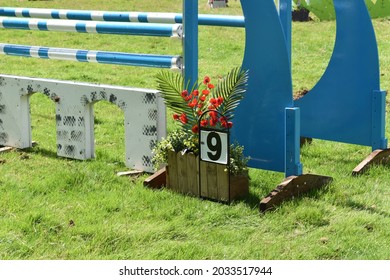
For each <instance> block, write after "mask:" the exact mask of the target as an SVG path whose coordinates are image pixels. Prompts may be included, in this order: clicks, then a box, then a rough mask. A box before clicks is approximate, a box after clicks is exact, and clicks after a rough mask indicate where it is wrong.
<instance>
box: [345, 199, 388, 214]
mask: <svg viewBox="0 0 390 280" xmlns="http://www.w3.org/2000/svg"><path fill="white" fill-rule="evenodd" d="M340 206H343V207H348V208H350V209H352V210H356V211H365V212H369V213H371V214H378V215H381V216H384V217H386V218H390V213H388V212H385V211H382V210H380V209H378V208H376V207H374V206H367V205H365V204H363V203H360V202H356V201H353V200H352V199H348V200H347V201H346V202H345V203H341V204H340Z"/></svg>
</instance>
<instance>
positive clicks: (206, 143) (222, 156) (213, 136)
mask: <svg viewBox="0 0 390 280" xmlns="http://www.w3.org/2000/svg"><path fill="white" fill-rule="evenodd" d="M228 143H229V139H228V134H227V133H226V132H221V131H213V130H201V131H200V159H201V160H203V161H209V162H214V163H219V164H227V163H228Z"/></svg>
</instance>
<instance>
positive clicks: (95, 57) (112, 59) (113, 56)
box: [0, 43, 183, 70]
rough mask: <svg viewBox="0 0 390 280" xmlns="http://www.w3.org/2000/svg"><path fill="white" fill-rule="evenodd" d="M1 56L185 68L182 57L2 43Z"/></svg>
mask: <svg viewBox="0 0 390 280" xmlns="http://www.w3.org/2000/svg"><path fill="white" fill-rule="evenodd" d="M0 54H5V55H13V56H24V57H35V58H44V59H56V60H71V61H78V62H95V63H101V64H117V65H126V66H142V67H154V68H170V69H173V70H181V69H182V67H183V66H182V58H181V57H180V56H169V55H151V54H131V53H121V52H105V51H90V50H78V49H65V48H48V47H40V46H26V45H14V44H1V43H0Z"/></svg>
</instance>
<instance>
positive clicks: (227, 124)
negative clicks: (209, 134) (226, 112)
mask: <svg viewBox="0 0 390 280" xmlns="http://www.w3.org/2000/svg"><path fill="white" fill-rule="evenodd" d="M221 125H222V127H224V128H232V126H233V123H232V122H226V121H225V120H223V121H222V120H221Z"/></svg>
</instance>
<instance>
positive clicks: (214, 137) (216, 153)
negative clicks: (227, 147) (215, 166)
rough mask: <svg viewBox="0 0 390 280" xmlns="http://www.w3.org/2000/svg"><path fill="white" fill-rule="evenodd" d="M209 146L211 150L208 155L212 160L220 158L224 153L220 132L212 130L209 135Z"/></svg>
mask: <svg viewBox="0 0 390 280" xmlns="http://www.w3.org/2000/svg"><path fill="white" fill-rule="evenodd" d="M207 148H208V149H209V150H210V152H207V155H208V156H209V158H210V159H211V160H214V161H216V160H219V158H220V157H221V153H222V140H221V137H220V136H219V134H218V133H216V132H210V133H209V134H208V135H207Z"/></svg>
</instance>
